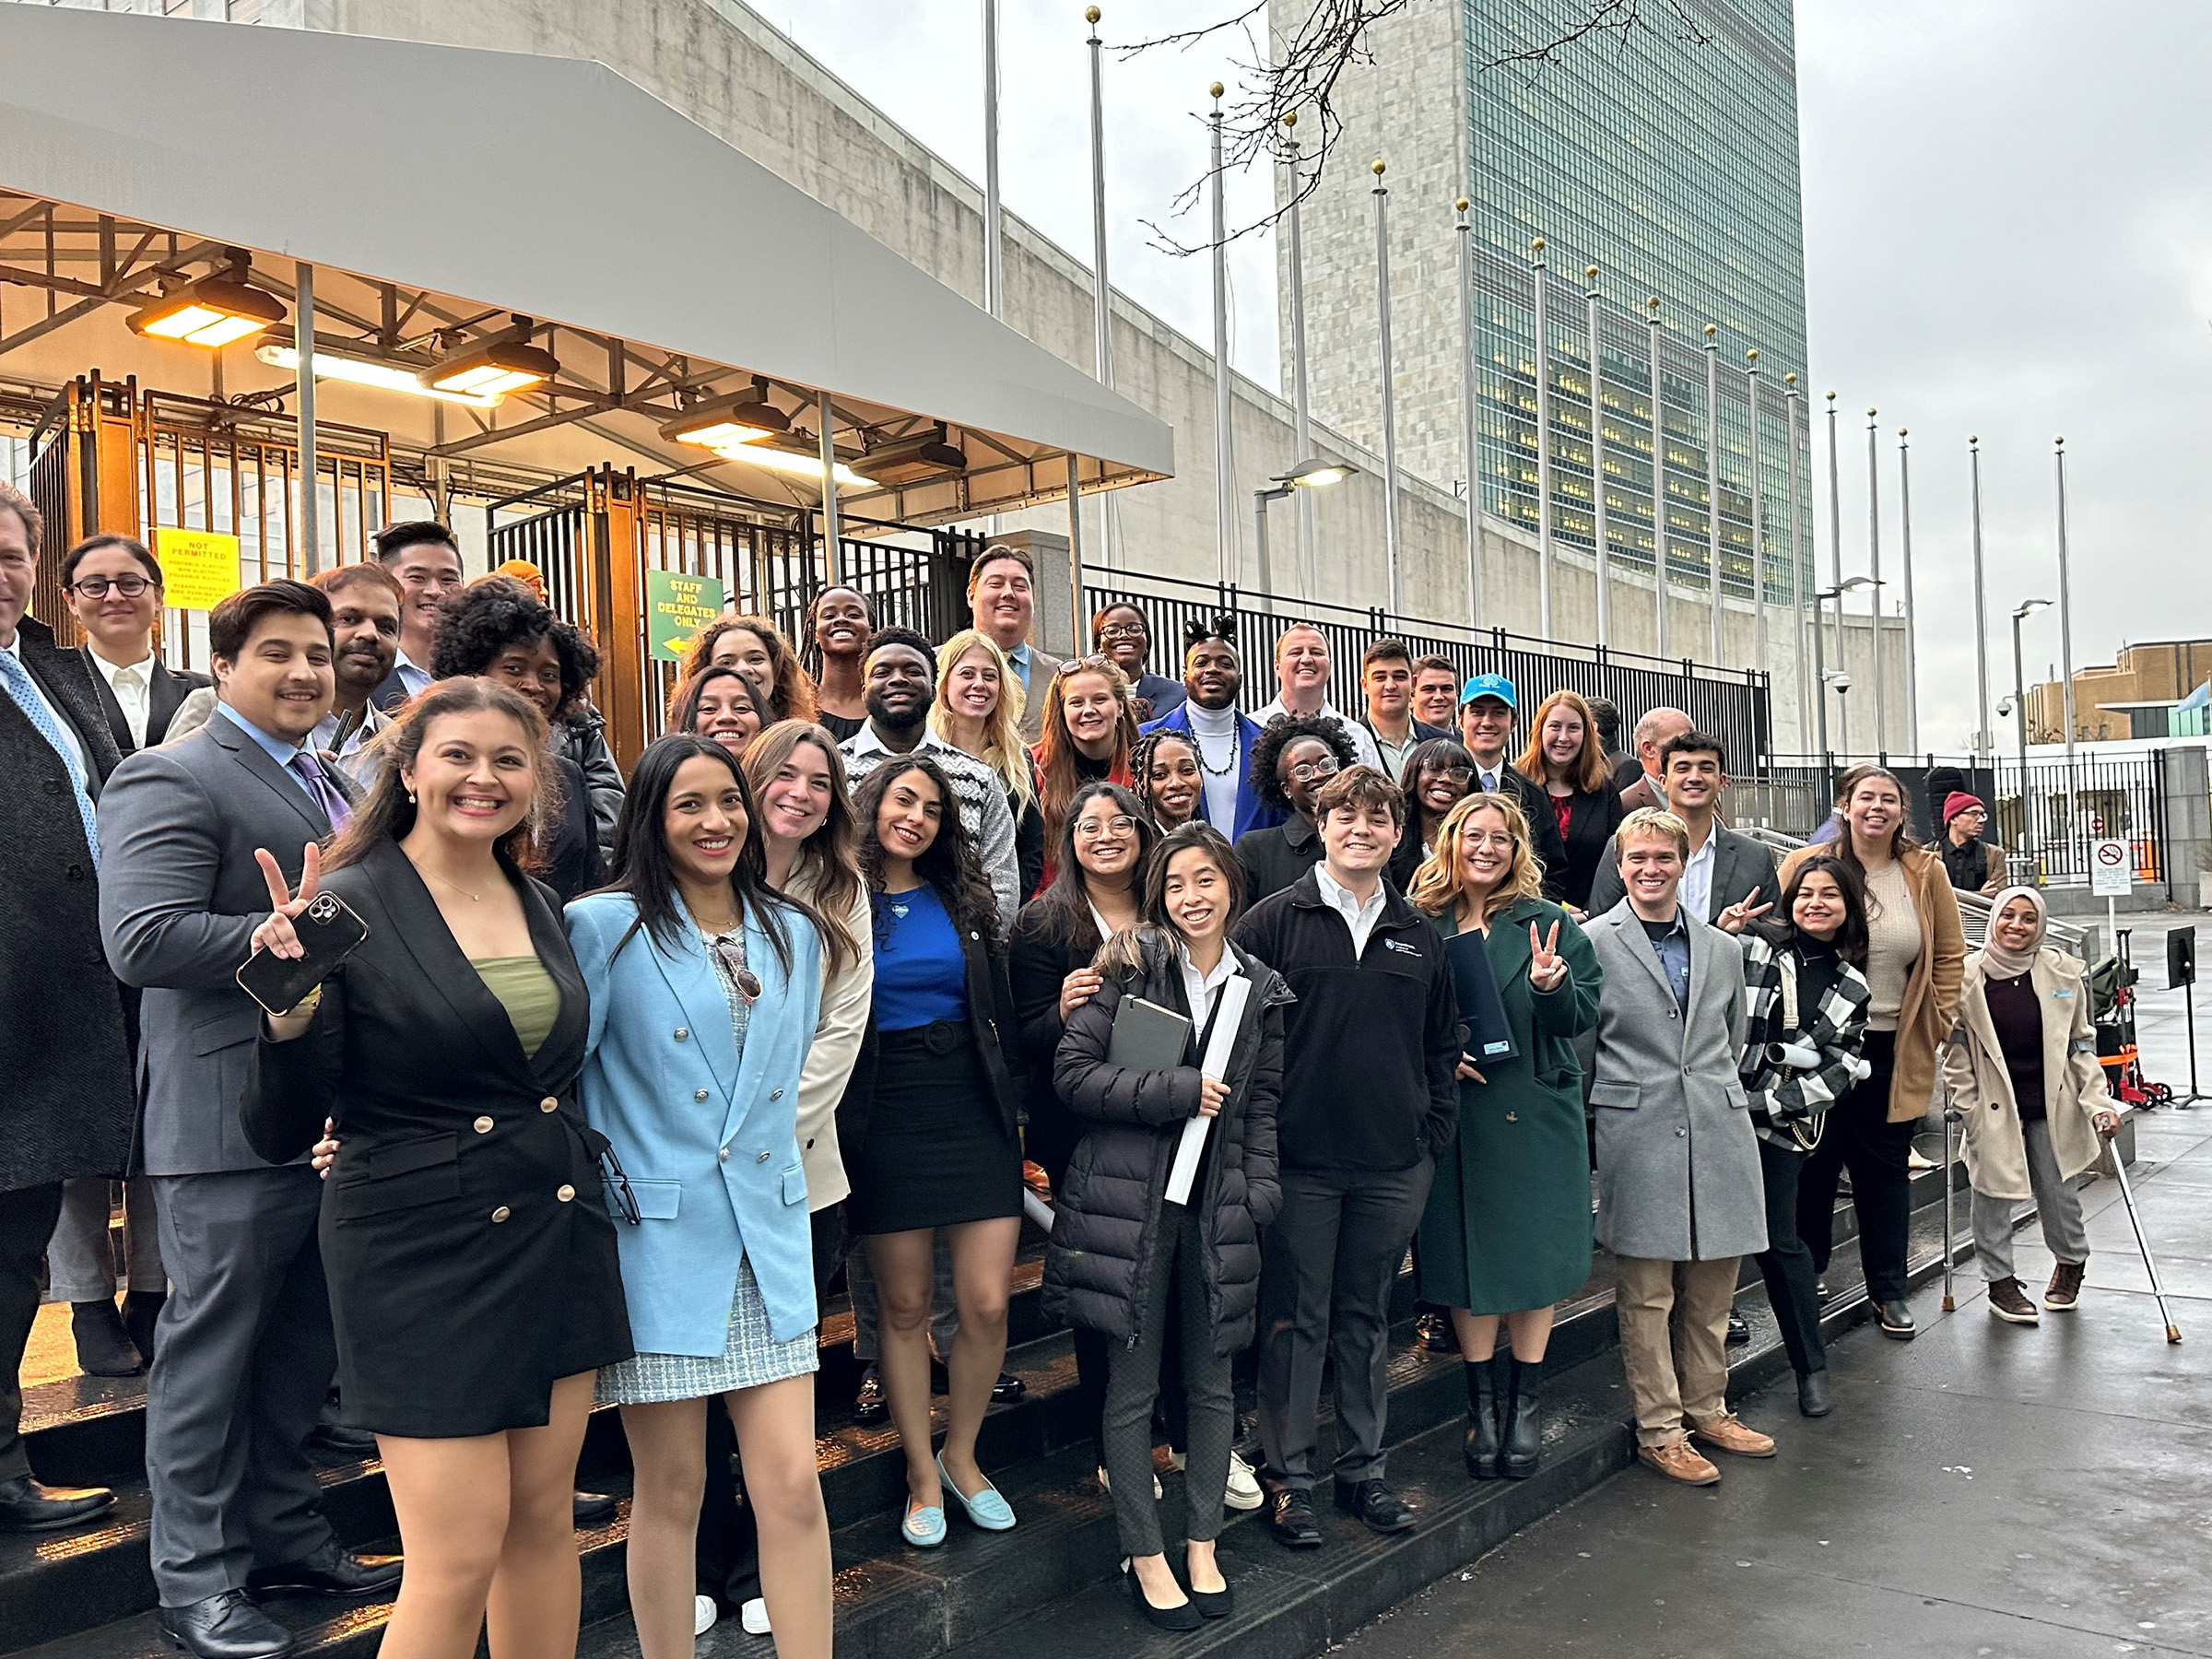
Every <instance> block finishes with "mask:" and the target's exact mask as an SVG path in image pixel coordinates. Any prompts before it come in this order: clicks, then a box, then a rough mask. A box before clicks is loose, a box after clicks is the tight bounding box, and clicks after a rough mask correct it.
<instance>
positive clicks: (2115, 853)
mask: <svg viewBox="0 0 2212 1659" xmlns="http://www.w3.org/2000/svg"><path fill="white" fill-rule="evenodd" d="M2134 875H2135V871H2134V869H2133V867H2132V856H2131V852H2130V849H2129V847H2128V844H2127V842H2125V841H2094V842H2092V843H2090V848H2089V891H2090V893H2091V894H2092V895H2094V896H2095V897H2097V898H2099V899H2124V898H2126V897H2127V893H2128V886H2129V882H2130V880H2131V878H2132V877H2133V876H2134Z"/></svg>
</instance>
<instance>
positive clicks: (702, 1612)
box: [691, 1595, 722, 1636]
mask: <svg viewBox="0 0 2212 1659" xmlns="http://www.w3.org/2000/svg"><path fill="white" fill-rule="evenodd" d="M721 1617H722V1609H721V1608H720V1607H718V1606H715V1605H714V1598H713V1597H712V1596H711V1595H694V1596H693V1597H692V1598H691V1634H692V1635H694V1636H704V1635H705V1634H706V1633H707V1632H708V1631H709V1630H712V1629H713V1628H714V1621H715V1620H716V1619H717V1618H721Z"/></svg>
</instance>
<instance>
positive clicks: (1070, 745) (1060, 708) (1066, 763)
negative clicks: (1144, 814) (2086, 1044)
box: [1037, 655, 1136, 846]
mask: <svg viewBox="0 0 2212 1659" xmlns="http://www.w3.org/2000/svg"><path fill="white" fill-rule="evenodd" d="M1079 674H1095V675H1097V676H1098V677H1100V679H1102V680H1104V681H1105V682H1106V684H1107V686H1108V687H1109V688H1111V689H1112V692H1113V700H1114V702H1115V704H1116V705H1117V706H1118V707H1119V708H1120V710H1121V715H1120V718H1119V719H1118V720H1116V721H1115V723H1114V728H1113V754H1112V757H1111V758H1110V759H1108V761H1107V763H1106V775H1107V776H1108V777H1109V778H1112V779H1113V780H1114V781H1115V782H1124V781H1125V780H1126V779H1127V778H1128V777H1129V751H1130V750H1131V749H1132V748H1134V747H1136V712H1135V710H1134V709H1132V708H1131V707H1130V706H1129V677H1128V676H1127V675H1125V674H1124V673H1123V672H1122V671H1121V669H1120V668H1119V667H1118V666H1116V665H1114V663H1113V662H1112V661H1111V660H1110V659H1109V658H1107V657H1104V656H1099V655H1093V656H1087V657H1071V658H1070V659H1068V661H1066V662H1065V663H1063V664H1061V665H1060V666H1059V667H1058V668H1057V669H1055V670H1054V671H1053V680H1052V684H1051V685H1049V686H1048V687H1046V688H1045V693H1044V735H1043V736H1042V737H1041V738H1040V739H1039V740H1038V743H1037V773H1038V789H1037V805H1038V807H1039V809H1040V810H1041V811H1042V812H1043V814H1044V841H1045V844H1046V845H1047V846H1050V845H1052V844H1053V842H1054V841H1058V840H1059V839H1060V824H1061V820H1062V819H1064V818H1066V817H1067V809H1068V806H1070V804H1071V803H1073V802H1074V800H1075V798H1076V791H1077V790H1078V789H1080V788H1082V787H1083V785H1084V784H1085V783H1087V782H1090V780H1089V779H1088V778H1086V777H1084V776H1083V774H1082V773H1081V772H1080V771H1077V768H1076V758H1077V756H1078V755H1080V754H1081V753H1082V751H1081V750H1080V749H1078V748H1077V747H1076V740H1075V739H1074V738H1073V737H1071V736H1069V735H1068V732H1067V716H1066V714H1065V712H1064V707H1065V688H1066V686H1067V682H1068V681H1069V680H1071V679H1074V678H1075V677H1077V675H1079Z"/></svg>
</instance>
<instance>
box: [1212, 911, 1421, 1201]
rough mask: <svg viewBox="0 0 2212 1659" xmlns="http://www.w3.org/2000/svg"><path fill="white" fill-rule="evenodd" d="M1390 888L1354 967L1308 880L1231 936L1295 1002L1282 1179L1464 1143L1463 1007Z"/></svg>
mask: <svg viewBox="0 0 2212 1659" xmlns="http://www.w3.org/2000/svg"><path fill="white" fill-rule="evenodd" d="M1385 887H1386V889H1387V890H1386V891H1385V894H1384V897H1383V900H1382V915H1381V916H1380V917H1378V918H1377V919H1376V922H1375V926H1374V931H1373V932H1372V933H1371V934H1370V935H1368V940H1367V949H1366V951H1365V952H1364V953H1363V954H1362V955H1360V956H1359V957H1358V958H1357V959H1355V958H1354V957H1353V955H1352V935H1351V929H1350V928H1349V927H1348V926H1347V925H1346V924H1345V920H1344V918H1343V917H1342V916H1341V915H1339V914H1338V913H1337V912H1335V911H1334V910H1332V909H1330V908H1329V905H1328V903H1327V902H1326V900H1324V899H1323V898H1322V896H1321V888H1320V885H1319V883H1318V882H1317V881H1316V880H1315V878H1314V874H1313V872H1312V870H1308V871H1307V872H1306V873H1305V874H1304V875H1303V876H1300V877H1299V878H1298V880H1297V881H1296V882H1294V883H1293V884H1292V885H1291V886H1289V887H1288V888H1285V889H1284V890H1283V891H1281V892H1279V893H1277V894H1276V895H1275V897H1273V898H1272V899H1268V900H1263V901H1262V902H1261V903H1260V904H1259V905H1257V906H1256V907H1254V908H1253V910H1252V911H1250V912H1248V913H1247V914H1246V915H1245V916H1244V918H1243V920H1242V921H1241V922H1239V923H1238V924H1237V926H1236V929H1235V931H1234V933H1233V934H1232V935H1230V936H1231V937H1232V938H1233V939H1234V940H1235V941H1236V944H1237V947H1238V948H1239V949H1241V950H1243V951H1245V952H1247V953H1248V954H1250V955H1252V956H1255V957H1257V958H1258V959H1260V960H1261V961H1263V962H1265V963H1266V964H1267V965H1268V966H1269V967H1270V968H1273V969H1274V970H1275V971H1276V972H1277V973H1279V974H1281V975H1282V977H1283V981H1284V982H1285V983H1286V984H1288V986H1289V987H1290V991H1291V994H1293V995H1294V996H1296V997H1297V999H1298V1000H1297V1002H1296V1004H1295V1005H1293V1006H1291V1007H1289V1008H1288V1009H1286V1010H1285V1015H1286V1018H1285V1020H1284V1031H1283V1037H1284V1046H1283V1088H1282V1100H1281V1103H1280V1104H1279V1105H1278V1106H1277V1112H1276V1125H1277V1127H1276V1146H1277V1155H1278V1157H1279V1159H1280V1160H1281V1163H1282V1165H1283V1167H1284V1168H1286V1169H1293V1170H1299V1169H1304V1170H1406V1169H1411V1168H1412V1167H1413V1166H1414V1165H1415V1164H1417V1163H1418V1162H1420V1160H1421V1159H1423V1158H1433V1157H1434V1156H1436V1155H1437V1154H1438V1153H1439V1152H1441V1151H1442V1149H1443V1148H1444V1147H1448V1146H1450V1145H1451V1144H1452V1138H1453V1135H1456V1134H1457V1133H1458V1129H1459V1084H1458V1081H1457V1078H1456V1073H1457V1070H1458V1066H1459V1056H1460V1052H1461V1038H1460V1030H1459V998H1458V994H1457V992H1456V991H1455V990H1454V989H1453V982H1452V970H1451V965H1450V963H1449V962H1448V961H1447V960H1446V959H1445V957H1444V942H1443V940H1442V938H1441V937H1440V936H1439V935H1438V934H1437V931H1436V928H1435V927H1434V926H1433V925H1432V924H1430V921H1429V919H1428V918H1427V917H1426V916H1424V915H1422V914H1421V913H1420V912H1418V911H1417V910H1415V909H1414V908H1413V906H1412V905H1410V904H1408V903H1406V900H1405V899H1404V898H1403V897H1402V896H1401V895H1400V894H1399V893H1398V892H1397V891H1396V890H1395V889H1389V888H1387V884H1385Z"/></svg>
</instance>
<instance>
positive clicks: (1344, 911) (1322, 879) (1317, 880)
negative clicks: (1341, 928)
mask: <svg viewBox="0 0 2212 1659" xmlns="http://www.w3.org/2000/svg"><path fill="white" fill-rule="evenodd" d="M1313 884H1314V886H1316V887H1318V888H1320V889H1321V901H1322V902H1323V903H1324V904H1325V905H1327V906H1328V907H1329V908H1330V909H1331V910H1334V911H1335V912H1336V913H1337V914H1338V915H1340V916H1342V917H1343V918H1344V924H1345V925H1346V926H1347V927H1348V928H1350V929H1351V930H1352V957H1353V959H1354V960H1358V959H1359V958H1360V957H1363V956H1365V955H1366V954H1367V941H1368V935H1371V934H1372V933H1373V932H1374V931H1375V924H1376V923H1377V922H1378V921H1379V920H1381V919H1382V900H1384V899H1385V898H1387V897H1388V896H1389V891H1390V884H1389V883H1388V882H1386V881H1384V880H1383V879H1382V877H1380V876H1378V877H1376V878H1375V890H1374V891H1373V892H1372V893H1371V894H1370V895H1369V896H1368V899H1367V901H1366V902H1365V903H1364V904H1362V903H1361V902H1360V901H1359V900H1358V899H1357V898H1355V897H1354V896H1353V893H1352V890H1351V888H1347V887H1340V886H1338V885H1337V882H1336V878H1335V877H1334V876H1331V875H1330V874H1329V866H1328V865H1327V864H1326V863H1323V864H1317V865H1314V866H1313Z"/></svg>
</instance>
